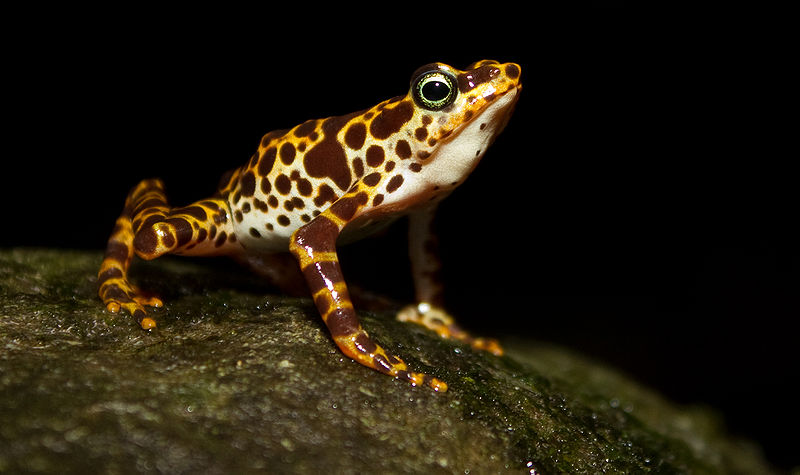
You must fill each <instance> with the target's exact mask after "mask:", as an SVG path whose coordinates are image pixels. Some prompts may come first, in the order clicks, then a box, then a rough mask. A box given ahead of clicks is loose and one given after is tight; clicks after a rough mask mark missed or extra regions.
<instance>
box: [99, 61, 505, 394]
mask: <svg viewBox="0 0 800 475" xmlns="http://www.w3.org/2000/svg"><path fill="white" fill-rule="evenodd" d="M519 80H520V67H519V66H518V65H516V64H513V63H505V64H500V63H498V62H495V61H488V60H485V61H480V62H478V63H475V64H473V65H471V66H470V67H469V68H468V69H467V70H466V71H460V70H457V69H454V68H452V67H450V66H448V65H445V64H441V63H435V64H428V65H426V66H423V67H421V68H419V69H418V70H417V71H416V72H414V74H413V75H412V80H411V88H410V90H409V92H408V93H407V94H406V95H404V96H398V97H395V98H393V99H389V100H385V101H383V102H381V103H379V104H378V105H376V106H374V107H372V108H370V109H367V110H364V111H360V112H354V113H352V114H348V115H344V116H339V117H330V118H327V119H320V120H309V121H307V122H304V123H302V124H300V125H298V126H296V127H294V128H292V129H290V130H288V131H287V130H281V131H275V132H270V133H268V134H266V135H265V136H264V137H263V138H262V139H261V143H260V145H259V147H258V151H257V152H256V153H255V154H254V155H253V156H252V158H251V159H250V160H249V161H248V163H246V164H245V165H244V166H242V167H241V168H238V169H236V170H233V171H232V172H229V173H228V174H227V175H226V176H225V177H224V178H223V179H222V181H221V183H220V187H219V190H218V192H217V193H216V194H214V195H213V196H212V197H210V198H208V199H204V200H201V201H198V202H196V203H193V204H191V205H189V206H186V207H182V208H172V207H170V206H169V205H168V204H167V201H166V197H165V194H164V189H163V184H162V183H161V181H160V180H157V179H150V180H144V181H142V182H141V183H139V184H138V185H137V186H136V187H134V188H133V189H132V190H131V192H130V193H129V194H128V197H127V199H126V201H125V207H124V210H123V212H122V215H121V216H120V217H119V219H117V222H116V226H115V228H114V231H113V233H112V235H111V237H110V238H109V241H108V247H107V250H106V253H105V258H104V259H103V262H102V265H101V267H100V272H99V274H98V283H99V295H100V297H101V298H102V299H103V302H104V303H105V305H106V307H107V308H108V309H109V310H110V311H112V312H117V311H119V310H120V309H125V310H127V311H128V312H129V313H130V314H131V315H133V316H134V317H135V318H136V320H137V321H138V323H139V324H140V325H141V327H142V328H143V329H150V328H153V327H155V325H156V323H155V321H154V320H153V319H152V318H151V317H148V316H147V315H146V312H145V309H144V307H145V306H154V307H159V306H161V305H162V303H161V301H160V300H159V299H158V298H155V297H146V296H144V295H143V294H141V293H140V292H139V291H138V290H137V289H136V288H135V287H134V286H133V285H131V283H130V282H129V281H128V277H127V273H128V266H129V265H130V262H131V259H132V258H133V255H134V253H135V254H136V255H138V256H139V257H140V258H143V259H154V258H156V257H158V256H161V255H163V254H169V253H172V254H183V255H229V256H233V257H235V258H237V259H239V260H240V261H242V262H244V263H246V264H247V265H249V266H251V267H253V268H254V269H256V270H258V271H260V272H261V273H262V274H264V275H265V276H267V277H269V278H271V279H272V280H273V281H276V282H277V283H278V284H279V285H283V286H284V287H285V288H288V287H290V286H291V285H292V284H291V282H290V281H289V280H288V279H287V277H286V276H287V275H290V274H291V272H287V269H288V268H289V266H287V264H292V265H293V266H294V268H295V269H299V270H300V273H302V276H303V277H304V279H303V280H304V281H305V284H306V285H307V289H310V290H311V293H312V295H313V298H314V302H315V303H316V306H317V308H318V310H319V313H320V314H321V315H322V319H323V320H324V321H325V324H326V325H327V327H328V329H329V330H330V333H331V335H332V337H333V340H334V341H335V342H336V344H337V345H338V346H339V348H340V349H341V351H342V352H343V353H344V354H345V355H347V356H349V357H350V358H353V359H354V360H356V361H358V362H359V363H361V364H363V365H364V366H368V367H370V368H374V369H376V370H378V371H380V372H383V373H386V374H389V375H392V376H394V377H397V378H400V379H405V380H408V381H410V382H411V383H413V384H415V385H417V384H427V385H429V386H431V387H433V388H434V389H436V390H446V389H447V384H446V383H444V382H443V381H440V380H438V379H436V378H433V377H431V376H428V375H425V374H422V373H415V372H411V371H410V370H409V368H408V367H407V366H406V364H405V363H403V361H402V360H401V359H400V358H398V357H396V356H393V355H391V354H389V353H387V352H386V351H385V350H384V349H383V348H382V347H381V346H380V345H378V344H377V343H376V342H375V341H373V340H372V339H371V338H370V337H369V335H368V334H367V332H366V331H364V329H363V328H362V327H361V325H360V324H359V321H358V317H357V316H356V312H355V310H354V309H353V304H352V302H351V300H350V297H349V294H348V290H347V286H346V285H345V281H344V278H343V276H342V272H341V269H340V266H339V261H338V259H337V254H336V243H337V241H338V242H346V241H353V240H356V239H360V238H362V237H365V236H368V235H370V234H372V233H373V232H375V231H376V230H377V229H378V228H380V227H382V226H383V225H385V224H387V223H388V222H390V221H392V220H394V219H396V218H398V217H400V216H402V215H409V217H410V233H409V236H410V239H409V249H410V256H411V260H412V270H413V277H414V287H415V291H416V300H417V303H416V305H413V306H409V307H407V308H405V309H403V310H402V311H401V312H400V314H399V315H398V318H400V319H401V320H405V321H411V322H415V323H419V324H421V325H424V326H426V327H428V328H430V329H432V330H434V331H436V332H437V333H438V334H439V335H441V336H443V337H453V338H458V339H460V340H463V341H466V342H468V343H470V344H471V345H473V346H474V347H476V348H480V349H485V350H488V351H491V352H493V353H496V354H500V353H501V351H502V350H501V349H500V347H499V345H498V344H497V343H496V342H494V341H493V340H487V339H482V338H472V337H470V336H469V335H468V334H466V333H465V332H464V331H463V330H461V329H459V328H458V327H457V326H456V325H455V324H454V323H453V320H452V318H451V317H450V316H449V315H448V314H447V313H446V312H445V311H444V310H443V309H442V294H441V286H440V284H439V283H438V282H436V280H435V275H436V274H437V271H438V268H439V261H438V260H437V259H436V257H435V255H432V254H431V253H432V252H433V248H434V247H435V246H433V245H432V244H433V243H435V239H434V238H433V236H432V235H431V231H430V228H431V226H430V225H431V220H432V217H433V214H434V210H435V208H436V205H437V203H438V202H439V201H440V200H442V199H443V198H444V197H446V196H447V195H448V194H450V192H452V191H453V189H454V188H455V187H456V186H458V185H459V184H460V183H461V182H463V181H464V179H465V178H466V177H467V175H469V174H470V172H472V170H473V169H474V168H475V166H476V165H477V163H478V162H479V161H480V159H481V157H482V156H483V155H484V153H485V152H486V149H487V148H488V147H489V145H490V144H491V143H492V142H493V140H494V139H495V137H496V136H497V134H498V133H500V131H501V130H502V129H503V128H504V127H505V125H506V123H507V122H508V119H509V117H510V116H511V112H512V110H513V108H514V105H515V103H516V101H517V98H518V96H519V91H520V89H521V86H520V82H519ZM286 251H289V253H291V256H293V259H292V258H291V257H290V262H287V260H286V257H287V256H289V254H287V253H286ZM300 273H298V272H295V274H298V275H299V274H300ZM307 289H306V291H307Z"/></svg>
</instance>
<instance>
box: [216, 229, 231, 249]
mask: <svg viewBox="0 0 800 475" xmlns="http://www.w3.org/2000/svg"><path fill="white" fill-rule="evenodd" d="M227 240H228V235H227V234H226V233H225V231H220V233H219V234H218V235H217V240H216V241H214V247H220V246H222V245H223V244H225V241H227Z"/></svg>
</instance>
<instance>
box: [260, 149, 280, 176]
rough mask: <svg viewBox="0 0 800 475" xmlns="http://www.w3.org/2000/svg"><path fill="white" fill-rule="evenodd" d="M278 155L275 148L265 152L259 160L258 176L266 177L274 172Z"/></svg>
mask: <svg viewBox="0 0 800 475" xmlns="http://www.w3.org/2000/svg"><path fill="white" fill-rule="evenodd" d="M277 154H278V151H277V149H276V148H275V147H270V148H268V149H266V150H265V151H264V155H262V156H261V158H260V159H259V160H258V174H259V175H260V176H262V177H266V176H267V175H268V174H269V172H271V171H272V167H273V165H275V156H276V155H277Z"/></svg>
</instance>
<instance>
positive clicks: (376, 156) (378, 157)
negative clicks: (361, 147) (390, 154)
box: [367, 145, 385, 167]
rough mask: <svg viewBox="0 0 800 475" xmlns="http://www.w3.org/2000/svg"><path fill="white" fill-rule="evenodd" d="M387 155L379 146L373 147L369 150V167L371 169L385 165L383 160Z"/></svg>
mask: <svg viewBox="0 0 800 475" xmlns="http://www.w3.org/2000/svg"><path fill="white" fill-rule="evenodd" d="M384 156H385V154H384V152H383V147H381V146H379V145H372V146H370V147H369V148H368V149H367V165H369V166H371V167H377V166H379V165H380V164H381V163H383V158H384Z"/></svg>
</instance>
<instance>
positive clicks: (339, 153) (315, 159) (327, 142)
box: [303, 113, 358, 190]
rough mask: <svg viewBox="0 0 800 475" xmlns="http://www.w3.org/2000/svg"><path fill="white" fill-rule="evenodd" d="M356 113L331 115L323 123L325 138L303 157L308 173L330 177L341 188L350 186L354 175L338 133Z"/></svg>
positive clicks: (313, 175)
mask: <svg viewBox="0 0 800 475" xmlns="http://www.w3.org/2000/svg"><path fill="white" fill-rule="evenodd" d="M356 114H358V113H354V114H350V115H347V116H341V117H330V118H328V119H325V121H324V122H323V123H322V126H321V128H322V133H323V139H322V141H321V142H319V143H318V144H316V145H315V146H313V147H312V148H311V149H310V150H309V151H308V152H306V154H305V156H304V157H303V165H304V166H305V169H306V173H308V175H309V176H312V177H314V178H330V179H331V180H333V182H334V183H335V184H336V186H338V187H339V189H340V190H346V189H347V188H349V187H350V181H351V179H352V176H351V175H350V168H349V167H348V166H347V156H346V155H345V153H344V149H343V148H342V145H341V144H340V143H339V141H338V140H337V139H336V134H338V133H339V131H340V130H341V129H342V127H344V125H345V124H346V123H347V122H348V121H349V120H350V119H352V118H353V117H354V116H355V115H356Z"/></svg>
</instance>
